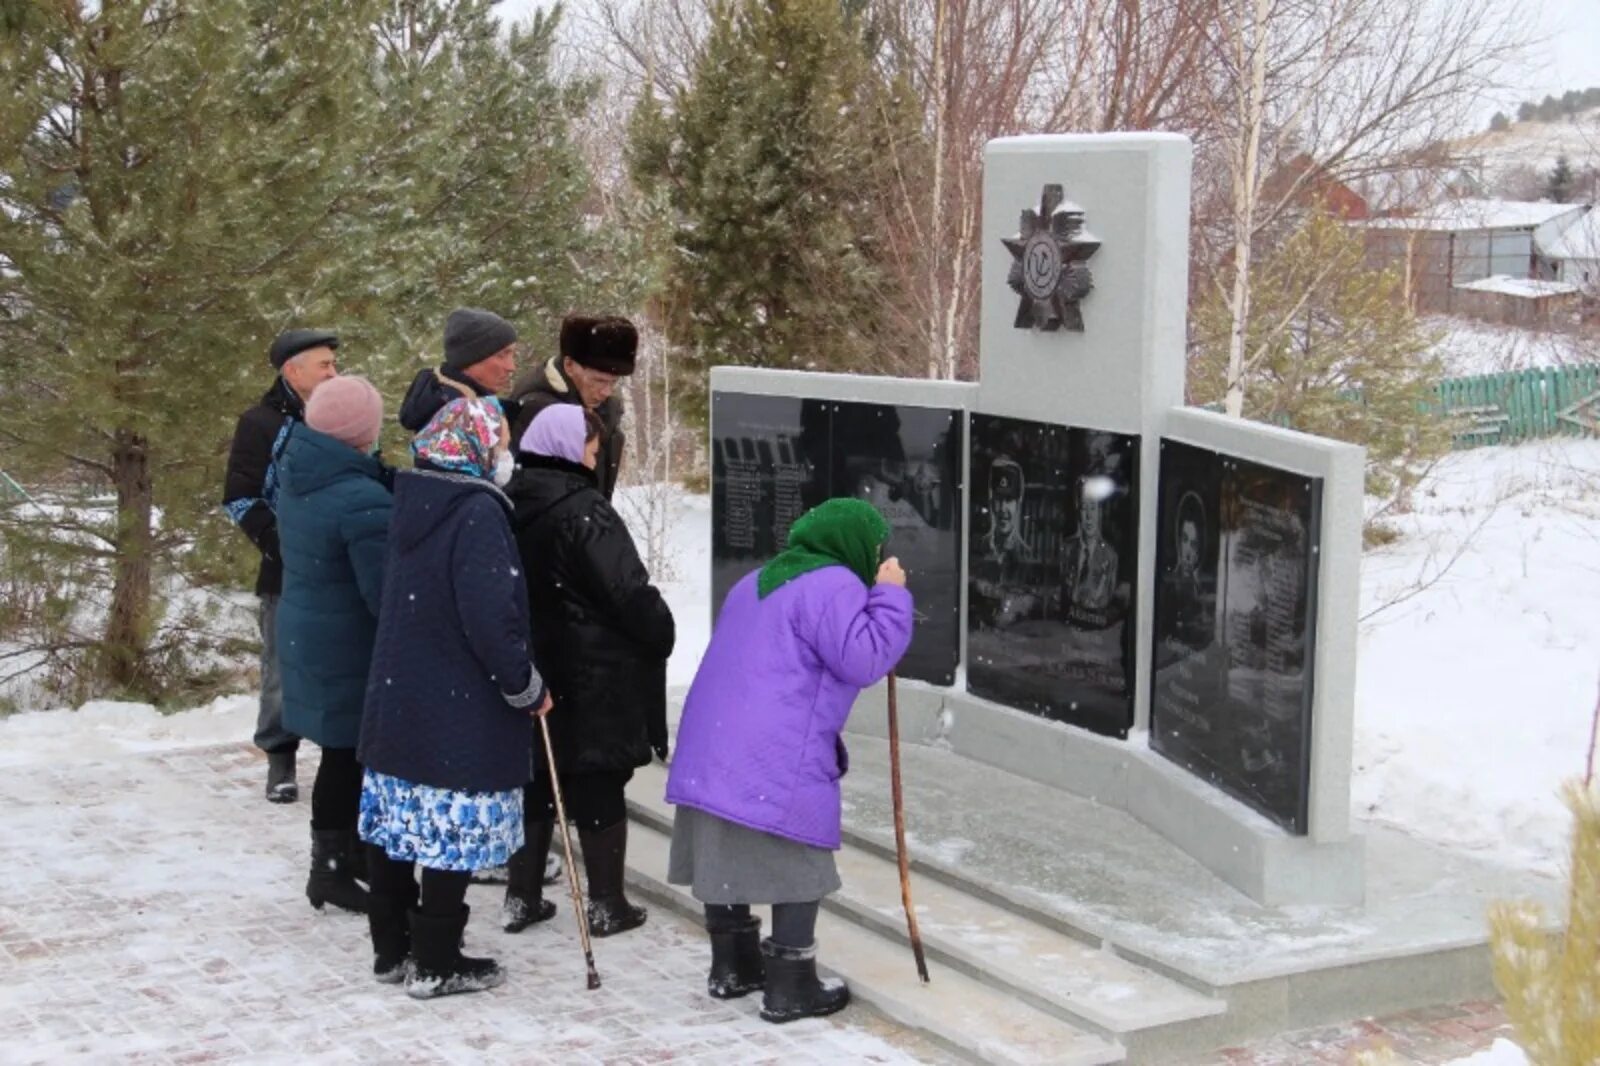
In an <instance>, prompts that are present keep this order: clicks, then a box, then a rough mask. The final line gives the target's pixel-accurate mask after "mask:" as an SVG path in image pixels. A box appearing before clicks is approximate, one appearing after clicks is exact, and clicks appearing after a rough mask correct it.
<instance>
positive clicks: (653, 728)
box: [507, 457, 676, 774]
mask: <svg viewBox="0 0 1600 1066" xmlns="http://www.w3.org/2000/svg"><path fill="white" fill-rule="evenodd" d="M525 460H526V462H528V464H529V465H527V466H525V467H524V468H522V469H520V470H518V471H517V473H516V474H515V475H514V476H513V477H512V479H511V484H510V485H509V486H508V487H507V491H508V492H509V494H510V496H511V500H512V503H513V505H514V506H515V508H516V518H515V525H516V531H517V547H518V549H519V551H520V553H521V555H522V565H523V569H524V572H525V573H526V574H527V581H528V604H529V607H530V609H531V612H532V615H533V658H534V662H535V663H536V664H537V665H538V667H539V672H540V674H542V675H543V676H544V679H545V682H546V683H547V684H548V685H549V686H550V691H551V693H552V694H553V695H554V697H555V701H556V702H555V708H554V710H552V711H551V712H550V716H549V725H550V734H551V744H552V745H553V746H554V748H555V754H556V766H557V768H558V769H559V770H560V772H561V773H563V774H569V773H575V774H583V773H594V772H597V771H620V770H631V769H633V768H634V767H637V766H643V765H645V764H646V763H648V762H649V761H650V750H651V748H656V749H658V750H660V751H661V752H662V753H663V755H664V754H665V753H666V748H667V658H668V656H670V655H671V654H672V646H673V642H674V640H675V639H676V631H675V628H674V626H673V621H672V611H671V610H669V609H668V607H667V603H666V601H665V600H663V599H662V598H661V593H660V592H659V591H657V589H656V587H655V586H654V585H652V584H650V575H649V574H648V573H646V572H645V568H644V563H642V562H641V561H640V559H639V553H638V552H637V551H636V550H635V549H634V545H633V538H632V537H631V536H629V535H628V529H627V527H626V526H625V525H623V523H622V519H621V517H620V516H619V515H618V514H617V512H616V511H615V510H613V509H612V507H611V504H609V503H607V502H606V499H605V497H603V496H601V495H600V493H599V492H598V491H597V490H596V488H595V484H594V475H593V473H592V472H591V471H589V470H586V469H584V468H583V467H581V466H579V465H577V464H575V463H569V462H566V461H565V460H561V459H549V458H544V457H525Z"/></svg>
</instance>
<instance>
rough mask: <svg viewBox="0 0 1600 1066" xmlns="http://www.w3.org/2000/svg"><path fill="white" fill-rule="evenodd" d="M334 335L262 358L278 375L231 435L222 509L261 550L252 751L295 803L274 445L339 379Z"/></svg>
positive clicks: (272, 794)
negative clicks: (286, 717)
mask: <svg viewBox="0 0 1600 1066" xmlns="http://www.w3.org/2000/svg"><path fill="white" fill-rule="evenodd" d="M338 347H339V338H338V337H337V336H336V335H335V334H333V333H331V332H329V331H328V330H324V329H291V330H288V331H286V332H284V333H281V334H279V335H278V339H277V340H275V341H273V342H272V348H271V349H270V350H269V352H268V356H269V357H270V358H271V360H272V366H273V368H274V369H275V370H276V371H277V372H278V376H277V378H276V380H274V381H273V383H272V387H271V388H270V389H268V390H267V392H266V395H265V396H262V397H261V402H260V403H257V404H256V405H255V406H254V407H252V408H250V409H249V410H248V411H246V412H245V413H244V414H243V415H242V416H241V417H240V419H239V425H238V428H236V429H235V430H234V431H233V447H232V448H231V449H230V450H229V452H228V473H227V477H226V479H225V480H224V482H223V488H222V506H223V509H224V510H226V511H227V512H228V517H229V518H232V519H233V521H234V522H235V524H237V525H238V527H239V528H240V529H242V530H244V535H245V536H247V537H249V538H250V543H252V544H254V545H255V546H256V549H257V550H258V551H260V552H261V568H260V570H258V571H257V572H256V595H257V596H259V597H261V709H260V711H259V712H258V713H257V716H256V736H255V741H256V747H258V748H260V749H261V750H262V751H264V752H266V753H267V799H268V800H270V801H272V802H273V803H293V802H294V801H295V800H296V799H298V798H299V796H300V788H299V785H298V784H297V783H296V781H295V775H294V756H295V752H296V751H298V750H299V748H300V738H299V737H297V736H295V735H294V734H293V733H290V732H287V731H285V730H284V728H283V688H282V685H281V683H280V681H279V678H278V653H277V646H276V645H277V637H276V633H275V630H276V618H277V611H278V595H279V593H281V592H282V591H283V561H282V559H281V558H280V557H279V555H278V518H277V515H276V513H275V511H274V508H275V507H276V504H277V497H278V471H277V467H276V459H277V453H278V447H279V445H280V444H281V443H282V441H283V439H284V437H286V436H288V433H289V426H290V424H291V423H293V422H298V421H301V420H303V419H304V418H305V411H306V401H307V400H309V399H310V398H311V392H312V390H313V389H315V388H316V387H317V386H318V385H320V384H322V383H323V382H324V381H327V380H328V379H330V378H333V377H335V376H337V375H338V373H339V370H338V365H337V358H336V356H335V354H334V352H335V349H337V348H338Z"/></svg>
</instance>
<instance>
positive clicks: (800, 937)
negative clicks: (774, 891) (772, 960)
mask: <svg viewBox="0 0 1600 1066" xmlns="http://www.w3.org/2000/svg"><path fill="white" fill-rule="evenodd" d="M821 906H822V901H821V900H812V901H811V902H810V903H774V904H773V905H772V942H773V943H775V944H782V945H783V946H784V947H786V948H808V947H810V946H811V945H812V944H814V943H816V942H817V911H818V909H819V908H820V907H821ZM705 908H706V929H707V930H708V931H709V932H713V933H716V932H721V931H722V930H725V929H734V928H737V927H739V926H741V925H743V924H744V923H746V922H748V921H749V920H750V904H748V903H707V904H706V905H705Z"/></svg>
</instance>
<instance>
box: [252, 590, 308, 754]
mask: <svg viewBox="0 0 1600 1066" xmlns="http://www.w3.org/2000/svg"><path fill="white" fill-rule="evenodd" d="M255 740H256V747H258V748H260V749H261V750H262V751H264V752H266V753H267V754H268V755H282V754H284V753H285V752H292V751H295V750H297V749H298V748H299V747H300V738H299V737H297V736H295V735H294V734H293V733H291V732H289V731H288V730H287V729H285V728H283V678H282V675H280V674H279V673H278V597H276V596H262V597H261V705H260V706H259V707H258V708H257V709H256V736H255Z"/></svg>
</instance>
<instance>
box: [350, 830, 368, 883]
mask: <svg viewBox="0 0 1600 1066" xmlns="http://www.w3.org/2000/svg"><path fill="white" fill-rule="evenodd" d="M344 843H345V852H344V867H345V869H346V870H349V871H350V876H351V877H353V878H355V879H356V880H357V881H360V882H361V883H362V884H366V885H370V884H371V883H372V881H371V879H370V878H369V877H368V876H367V843H366V841H364V840H362V839H361V837H360V835H358V834H357V833H356V831H355V830H354V829H349V830H346V831H345V834H344Z"/></svg>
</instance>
